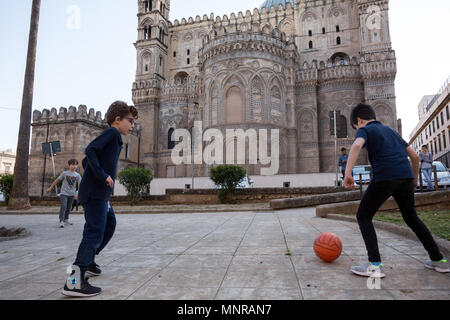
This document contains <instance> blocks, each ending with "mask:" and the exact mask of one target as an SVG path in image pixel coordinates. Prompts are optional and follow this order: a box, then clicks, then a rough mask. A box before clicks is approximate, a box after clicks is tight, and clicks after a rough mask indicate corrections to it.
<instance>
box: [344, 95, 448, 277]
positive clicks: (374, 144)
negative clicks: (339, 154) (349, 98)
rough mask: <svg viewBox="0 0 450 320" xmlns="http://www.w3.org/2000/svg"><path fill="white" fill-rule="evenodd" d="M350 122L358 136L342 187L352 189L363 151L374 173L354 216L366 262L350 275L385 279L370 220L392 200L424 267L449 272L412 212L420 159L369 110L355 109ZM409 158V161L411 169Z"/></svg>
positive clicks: (365, 108) (428, 233)
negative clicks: (413, 236)
mask: <svg viewBox="0 0 450 320" xmlns="http://www.w3.org/2000/svg"><path fill="white" fill-rule="evenodd" d="M350 118H351V120H350V121H351V124H352V127H353V128H354V129H357V130H358V132H357V133H356V140H355V142H354V144H353V146H352V149H351V151H350V155H349V159H348V162H347V168H346V171H345V180H344V184H345V187H346V188H348V189H352V188H354V180H353V178H352V170H353V167H354V165H355V163H356V160H357V159H358V156H359V153H360V151H361V149H362V148H363V147H365V148H366V149H367V152H368V154H369V160H370V164H371V165H372V172H373V180H372V182H371V183H370V185H369V187H368V189H367V191H366V193H365V194H364V196H363V198H362V200H361V203H360V206H359V209H358V213H357V219H358V224H359V228H360V230H361V233H362V236H363V238H364V242H365V244H366V248H367V252H368V255H369V262H367V263H364V264H362V265H360V266H353V267H351V268H350V271H351V272H353V273H355V274H357V275H360V276H366V277H379V278H383V277H384V276H385V273H384V270H383V264H382V263H381V257H380V252H379V250H378V241H377V235H376V232H375V229H374V227H373V223H372V219H373V217H374V215H375V213H376V212H377V211H378V209H379V208H380V207H381V206H382V205H383V203H384V202H385V201H386V200H387V199H388V198H389V197H391V196H392V197H393V198H394V199H395V201H396V202H397V204H398V207H399V209H400V211H401V213H402V216H403V220H405V222H406V224H407V225H408V226H409V227H410V228H411V229H412V230H413V231H414V233H415V234H416V235H417V237H418V238H419V240H420V242H422V244H423V246H424V247H425V249H426V250H427V252H428V254H429V256H430V260H427V261H425V267H426V268H428V269H432V270H435V271H438V272H450V270H449V267H448V263H447V260H445V259H444V257H443V256H442V254H441V252H440V251H439V248H438V246H437V245H436V242H435V241H434V239H433V236H432V235H431V233H430V231H429V230H428V228H427V227H426V226H425V224H424V223H423V222H422V220H420V219H419V217H418V216H417V212H416V209H415V204H414V189H415V188H416V187H417V178H418V176H419V156H418V155H417V153H416V152H415V151H414V150H413V149H412V148H411V147H410V146H409V144H408V143H407V142H406V141H405V140H403V139H402V138H401V137H400V135H399V134H398V133H397V132H396V131H394V130H392V129H391V128H389V127H387V126H384V125H382V124H381V122H379V121H376V114H375V111H374V110H373V108H372V107H371V106H368V105H365V104H360V105H358V106H356V107H355V108H354V109H353V111H352V114H351V116H350ZM408 157H409V158H411V162H412V165H413V166H412V167H411V164H410V163H409V161H408Z"/></svg>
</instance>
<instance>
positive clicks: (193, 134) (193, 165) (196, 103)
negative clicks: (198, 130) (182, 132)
mask: <svg viewBox="0 0 450 320" xmlns="http://www.w3.org/2000/svg"><path fill="white" fill-rule="evenodd" d="M194 105H195V106H196V107H197V108H198V106H199V103H198V102H197V101H194ZM194 127H195V108H194V117H193V119H192V127H191V129H192V130H191V145H192V146H191V158H192V189H194V168H195V161H194V148H195V142H194V137H195V133H194Z"/></svg>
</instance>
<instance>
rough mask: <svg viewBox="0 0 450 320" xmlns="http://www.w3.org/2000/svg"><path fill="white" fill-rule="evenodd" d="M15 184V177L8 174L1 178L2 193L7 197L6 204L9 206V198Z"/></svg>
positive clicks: (0, 187)
mask: <svg viewBox="0 0 450 320" xmlns="http://www.w3.org/2000/svg"><path fill="white" fill-rule="evenodd" d="M13 182H14V175H12V174H7V175H4V176H2V177H0V191H1V192H2V193H3V196H4V197H5V203H6V204H8V202H9V197H10V196H11V191H12V187H13Z"/></svg>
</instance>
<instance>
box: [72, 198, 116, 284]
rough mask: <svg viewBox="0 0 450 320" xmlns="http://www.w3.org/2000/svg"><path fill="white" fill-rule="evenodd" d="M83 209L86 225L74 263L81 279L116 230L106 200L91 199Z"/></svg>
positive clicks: (112, 212) (111, 210) (113, 217)
mask: <svg viewBox="0 0 450 320" xmlns="http://www.w3.org/2000/svg"><path fill="white" fill-rule="evenodd" d="M83 207H84V217H85V219H86V223H85V225H84V231H83V239H82V240H81V243H80V246H79V248H78V253H77V258H76V260H75V262H74V265H76V266H79V267H80V271H81V276H82V278H83V277H84V274H85V272H86V270H87V269H88V267H89V266H90V265H91V264H93V263H94V261H95V256H96V255H98V254H99V253H100V252H101V251H102V250H103V249H104V248H105V247H106V245H107V244H108V242H109V241H110V240H111V238H112V236H113V234H114V231H115V229H116V217H115V215H114V210H113V208H112V207H109V201H108V200H106V201H105V200H94V199H91V200H89V201H88V202H87V203H84V204H83Z"/></svg>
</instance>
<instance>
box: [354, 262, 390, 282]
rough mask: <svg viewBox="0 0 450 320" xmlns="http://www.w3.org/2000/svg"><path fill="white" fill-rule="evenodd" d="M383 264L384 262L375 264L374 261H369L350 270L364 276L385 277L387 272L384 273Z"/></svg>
mask: <svg viewBox="0 0 450 320" xmlns="http://www.w3.org/2000/svg"><path fill="white" fill-rule="evenodd" d="M383 266H384V265H383V264H380V265H379V266H375V265H373V264H372V263H370V262H367V263H364V264H362V265H360V266H352V267H350V271H351V272H353V273H354V274H357V275H359V276H363V277H373V278H384V277H385V276H386V274H385V273H384V269H383Z"/></svg>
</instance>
